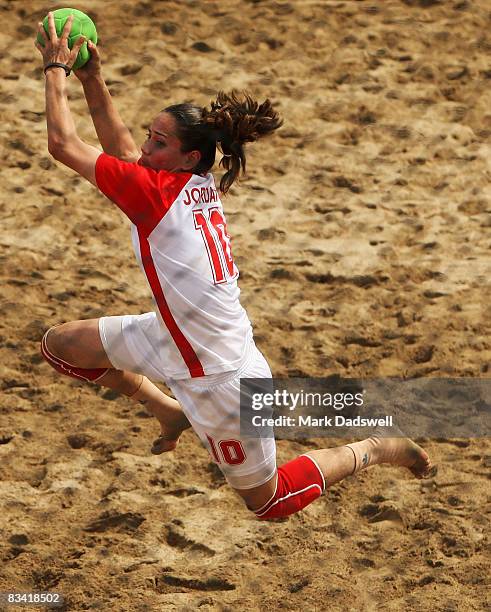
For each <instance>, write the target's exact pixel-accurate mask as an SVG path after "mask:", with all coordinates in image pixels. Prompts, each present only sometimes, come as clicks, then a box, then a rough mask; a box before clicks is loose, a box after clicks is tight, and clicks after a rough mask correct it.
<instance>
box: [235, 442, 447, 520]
mask: <svg viewBox="0 0 491 612" xmlns="http://www.w3.org/2000/svg"><path fill="white" fill-rule="evenodd" d="M382 463H386V464H389V465H392V466H398V467H406V468H408V469H409V470H410V471H411V472H412V473H413V474H414V476H416V477H417V478H428V477H429V476H432V475H434V473H435V471H436V468H434V467H433V466H432V464H431V461H430V458H429V456H428V454H427V453H426V451H424V450H423V449H422V448H421V447H420V446H418V445H417V444H416V443H415V442H413V441H412V440H410V439H409V438H379V437H372V438H368V439H366V440H362V441H361V442H355V443H354V444H348V445H346V446H341V447H337V448H329V449H320V450H315V451H310V452H308V453H306V454H305V455H301V456H300V457H297V458H296V459H294V460H293V461H290V462H288V463H286V464H284V465H283V466H280V467H279V468H278V471H277V474H276V475H275V477H273V478H272V479H271V480H270V481H268V482H266V483H264V484H263V485H261V486H259V487H256V488H254V489H245V490H240V489H238V490H237V493H239V495H240V496H241V497H242V498H243V499H244V501H245V502H246V504H247V507H248V508H249V509H251V510H252V511H253V512H255V513H256V515H257V516H258V517H259V518H261V519H266V520H267V519H273V518H282V517H285V516H288V515H290V514H293V513H295V512H298V511H299V510H301V509H302V508H305V506H307V505H308V504H310V503H311V502H312V501H314V500H315V499H317V497H319V496H320V495H321V494H322V492H323V490H324V488H325V487H326V486H328V485H333V484H335V483H336V482H339V481H341V480H343V479H344V478H346V477H347V476H351V475H353V474H356V473H357V472H359V471H360V470H362V469H365V468H367V467H369V466H371V465H379V464H382Z"/></svg>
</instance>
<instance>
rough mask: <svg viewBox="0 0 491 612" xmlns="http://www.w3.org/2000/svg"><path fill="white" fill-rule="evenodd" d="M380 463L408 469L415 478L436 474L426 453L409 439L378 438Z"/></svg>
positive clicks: (434, 467) (434, 466)
mask: <svg viewBox="0 0 491 612" xmlns="http://www.w3.org/2000/svg"><path fill="white" fill-rule="evenodd" d="M377 445H378V446H379V448H378V451H379V452H380V459H381V460H380V463H390V464H391V465H398V466H401V467H406V468H408V469H409V470H410V471H411V472H412V473H413V474H414V476H416V478H431V477H432V476H435V474H436V473H437V467H436V465H433V464H432V463H431V460H430V457H429V455H428V453H427V452H426V451H425V450H423V449H422V448H421V446H418V445H417V444H416V443H415V442H413V441H412V440H410V439H409V438H378V439H377Z"/></svg>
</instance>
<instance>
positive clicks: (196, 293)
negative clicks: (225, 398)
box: [96, 153, 252, 379]
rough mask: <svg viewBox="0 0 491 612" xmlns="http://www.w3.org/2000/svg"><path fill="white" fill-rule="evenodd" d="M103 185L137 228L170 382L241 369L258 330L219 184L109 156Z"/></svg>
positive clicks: (99, 167)
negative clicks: (246, 302)
mask: <svg viewBox="0 0 491 612" xmlns="http://www.w3.org/2000/svg"><path fill="white" fill-rule="evenodd" d="M96 180H97V185H98V187H99V189H100V190H101V191H102V193H104V194H105V195H106V196H107V197H108V198H109V199H110V200H112V201H113V202H114V203H115V204H117V206H118V207H119V208H120V209H121V210H122V211H123V212H124V213H125V214H126V215H127V217H128V218H129V219H130V221H131V222H132V228H131V231H132V240H133V247H134V249H135V253H136V257H137V260H138V262H139V264H140V266H141V268H142V270H143V272H144V273H145V276H146V277H147V280H148V283H149V285H150V288H151V290H152V293H153V297H154V301H155V304H156V313H157V315H159V318H160V321H161V324H162V331H163V335H162V338H160V339H155V341H156V343H158V350H159V353H160V355H161V356H162V363H163V371H164V372H165V375H166V376H168V377H170V378H175V379H183V378H190V377H197V376H205V375H208V374H215V373H218V372H226V371H230V370H235V369H237V368H238V367H239V365H240V363H241V360H242V358H243V356H244V355H245V353H246V350H247V345H248V343H249V341H250V338H251V336H252V329H251V324H250V321H249V319H248V317H247V314H246V312H245V310H244V309H243V308H242V306H241V305H240V302H239V293H240V290H239V288H238V286H237V278H238V276H239V271H238V270H237V267H236V266H235V264H234V261H233V258H232V252H231V248H230V236H229V235H228V232H227V225H226V222H225V216H224V213H223V207H222V203H221V201H220V198H219V194H218V191H217V189H216V187H215V181H214V179H213V176H212V175H211V174H207V175H206V176H204V177H203V176H198V175H196V174H190V173H189V174H187V173H180V172H179V173H172V172H167V171H165V170H161V171H156V170H153V169H151V168H147V167H144V166H140V165H139V164H138V163H128V162H124V161H121V160H119V159H117V158H115V157H112V156H110V155H107V154H105V153H102V154H101V155H100V156H99V157H98V159H97V162H96Z"/></svg>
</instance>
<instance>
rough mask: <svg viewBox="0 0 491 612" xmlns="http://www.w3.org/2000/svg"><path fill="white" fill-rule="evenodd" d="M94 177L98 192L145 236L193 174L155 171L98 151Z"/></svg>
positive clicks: (161, 217) (149, 232) (160, 218)
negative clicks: (110, 201) (112, 203)
mask: <svg viewBox="0 0 491 612" xmlns="http://www.w3.org/2000/svg"><path fill="white" fill-rule="evenodd" d="M95 176H96V181H97V186H98V187H99V189H100V191H102V193H103V194H104V195H105V196H107V197H108V198H109V199H110V200H112V201H113V202H114V203H115V204H116V205H117V206H118V207H119V208H120V209H121V210H122V211H123V212H124V213H125V214H126V216H127V217H128V218H129V219H130V220H131V221H132V222H133V223H134V224H135V225H136V226H137V227H138V229H139V230H140V231H142V232H143V233H144V234H145V235H146V236H148V235H150V234H151V232H152V231H153V230H154V229H155V227H156V226H157V224H158V223H159V222H160V221H161V220H162V219H163V217H164V216H165V213H166V212H167V211H168V210H169V209H170V207H171V206H172V204H173V203H174V201H175V200H176V198H177V197H178V196H179V194H180V193H181V191H182V190H183V188H184V186H185V185H186V183H187V182H188V181H189V179H190V178H191V177H192V176H193V175H192V174H190V173H187V172H167V171H166V170H160V171H157V170H153V169H152V168H146V167H145V166H140V164H138V163H137V162H125V161H122V160H120V159H118V158H117V157H113V156H111V155H107V154H106V153H101V155H99V157H98V158H97V161H96V165H95Z"/></svg>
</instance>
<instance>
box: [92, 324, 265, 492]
mask: <svg viewBox="0 0 491 612" xmlns="http://www.w3.org/2000/svg"><path fill="white" fill-rule="evenodd" d="M155 323H158V320H157V316H156V314H155V313H153V312H149V313H146V314H142V315H125V316H121V317H102V318H101V319H99V334H100V337H101V341H102V344H103V346H104V349H105V351H106V354H107V357H108V359H109V361H110V362H111V363H112V364H113V366H114V367H115V368H116V369H118V370H129V371H130V372H138V373H140V374H143V375H144V376H147V377H148V378H150V379H152V380H154V381H160V382H164V383H165V384H166V385H167V386H168V387H169V388H170V389H171V391H172V393H173V394H174V396H175V398H176V399H177V401H178V402H179V403H180V404H181V407H182V409H183V411H184V413H185V415H186V417H187V418H188V420H189V422H190V423H191V425H192V427H193V429H194V431H195V432H196V433H197V434H198V436H199V438H200V439H201V441H202V443H203V445H204V446H205V447H206V448H207V449H208V451H209V452H210V455H211V457H212V459H213V460H214V461H215V463H216V464H217V465H218V467H219V468H220V470H221V471H222V472H223V474H224V476H225V478H226V479H227V480H228V482H229V483H230V485H231V486H232V487H234V488H235V489H251V488H253V487H257V486H259V485H261V484H263V483H265V482H267V481H268V480H270V479H271V478H272V477H273V476H274V474H275V472H276V444H275V441H274V439H273V438H257V439H253V438H244V437H241V435H240V418H239V416H240V379H241V378H271V376H272V375H271V370H270V369H269V366H268V364H267V362H266V360H265V359H264V357H263V355H262V353H260V351H259V350H258V349H257V347H256V345H255V344H254V341H253V340H252V339H251V342H250V345H249V347H248V350H247V352H246V355H244V358H243V360H242V363H241V365H240V366H239V368H238V369H237V370H234V371H231V372H222V373H220V374H211V375H209V376H202V377H199V378H189V379H184V380H175V379H171V378H168V377H166V376H165V375H164V374H163V372H162V364H161V363H160V362H159V356H158V351H157V349H156V347H154V346H153V345H152V337H153V338H155V335H154V334H153V333H152V328H153V326H154V325H155Z"/></svg>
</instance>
